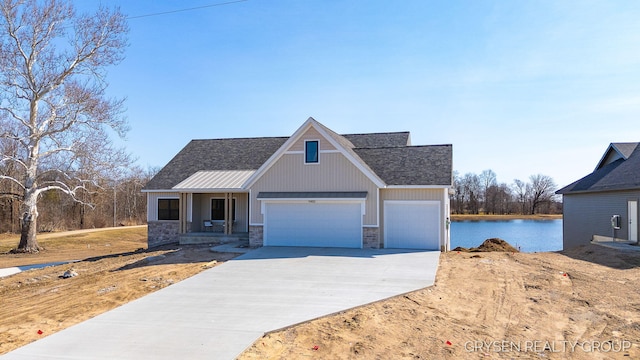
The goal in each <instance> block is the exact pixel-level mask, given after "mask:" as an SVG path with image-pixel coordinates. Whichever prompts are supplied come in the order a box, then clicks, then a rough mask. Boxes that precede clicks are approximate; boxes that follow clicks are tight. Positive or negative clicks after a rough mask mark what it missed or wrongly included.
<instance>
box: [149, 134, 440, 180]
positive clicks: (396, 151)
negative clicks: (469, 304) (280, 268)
mask: <svg viewBox="0 0 640 360" xmlns="http://www.w3.org/2000/svg"><path fill="white" fill-rule="evenodd" d="M318 124H319V125H320V126H322V128H323V129H324V130H325V131H326V132H327V133H328V134H329V136H331V137H332V138H333V139H334V140H335V141H337V142H338V143H340V144H341V145H342V146H343V147H344V148H345V149H346V151H347V152H349V153H350V154H351V155H352V156H353V157H354V158H355V159H356V160H357V161H359V162H361V163H362V165H363V166H365V167H367V168H369V169H371V171H372V172H374V173H375V174H376V175H378V177H380V178H381V179H382V180H383V181H384V182H385V183H387V184H388V185H451V183H452V181H451V178H452V174H451V172H452V165H451V164H452V155H451V145H436V146H407V144H409V142H410V140H409V136H410V135H409V132H390V133H371V134H347V135H339V134H337V133H335V132H334V131H332V130H331V129H329V128H327V127H325V126H324V125H322V124H320V123H318ZM288 139H289V138H288V137H262V138H231V139H210V140H192V141H191V142H189V143H188V144H187V146H185V147H184V148H183V149H182V150H181V151H180V152H179V153H178V154H177V155H176V156H175V157H174V158H173V159H171V161H169V163H167V165H166V166H165V167H164V168H162V169H161V170H160V171H159V172H158V174H156V176H154V177H153V179H151V180H150V181H149V182H148V183H147V185H146V186H145V190H169V189H172V188H173V187H174V186H176V185H177V184H179V183H180V182H182V181H184V180H185V179H187V178H189V177H190V176H192V175H194V174H195V173H197V172H198V171H204V170H206V171H212V170H219V171H221V170H224V171H234V170H257V169H258V168H260V166H262V164H264V163H265V162H266V161H267V160H268V159H269V157H271V155H273V154H274V153H275V152H276V151H277V150H278V149H279V148H280V147H281V146H282V145H283V144H284V143H285V142H286V141H287V140H288Z"/></svg>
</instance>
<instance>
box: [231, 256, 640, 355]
mask: <svg viewBox="0 0 640 360" xmlns="http://www.w3.org/2000/svg"><path fill="white" fill-rule="evenodd" d="M638 279H640V252H633V253H624V252H621V251H617V250H612V249H607V248H603V247H599V246H596V245H590V246H586V247H583V248H580V249H576V250H575V251H571V252H565V253H538V254H522V253H465V252H460V253H458V252H450V253H447V254H443V255H442V256H441V260H440V267H439V270H438V274H437V278H436V284H435V286H433V287H430V288H427V289H423V290H419V291H416V292H412V293H409V294H406V295H403V296H398V297H395V298H391V299H389V300H386V301H382V302H378V303H374V304H370V305H367V306H363V307H360V308H356V309H352V310H349V311H345V312H343V313H340V314H336V315H333V316H329V317H325V318H321V319H317V320H314V321H312V322H309V323H305V324H302V325H298V326H295V327H291V328H288V329H284V330H282V331H279V332H275V333H271V334H267V335H265V336H264V337H263V338H262V339H260V340H259V341H257V342H256V343H255V344H254V345H253V346H252V347H251V348H250V349H248V350H247V351H246V352H245V353H244V354H243V356H242V357H241V358H240V359H245V360H246V359H299V358H305V359H307V358H312V359H479V358H481V359H485V358H488V359H491V358H501V359H502V358H504V359H512V358H518V359H639V358H640V347H639V346H640V281H638Z"/></svg>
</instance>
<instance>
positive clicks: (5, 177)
mask: <svg viewBox="0 0 640 360" xmlns="http://www.w3.org/2000/svg"><path fill="white" fill-rule="evenodd" d="M0 180H9V181H11V182H13V183H14V184H17V185H18V186H20V188H22V189H23V190H24V189H25V187H24V185H22V183H21V182H20V181H18V180H17V179H15V178H13V177H11V176H6V175H0Z"/></svg>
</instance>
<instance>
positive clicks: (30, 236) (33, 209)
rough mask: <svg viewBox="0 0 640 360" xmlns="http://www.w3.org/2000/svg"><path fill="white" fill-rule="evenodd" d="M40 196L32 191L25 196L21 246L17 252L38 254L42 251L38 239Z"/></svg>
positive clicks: (19, 245)
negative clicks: (38, 201) (38, 202)
mask: <svg viewBox="0 0 640 360" xmlns="http://www.w3.org/2000/svg"><path fill="white" fill-rule="evenodd" d="M37 200H38V194H37V193H36V192H35V191H30V192H28V193H27V194H26V195H25V199H24V203H23V206H22V218H21V219H20V225H21V230H20V244H18V248H17V249H16V252H28V253H37V252H38V251H40V250H41V248H40V246H39V245H38V240H37V239H36V232H37V229H38V226H37V225H38V206H37Z"/></svg>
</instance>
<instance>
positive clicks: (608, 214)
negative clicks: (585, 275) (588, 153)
mask: <svg viewBox="0 0 640 360" xmlns="http://www.w3.org/2000/svg"><path fill="white" fill-rule="evenodd" d="M638 144H640V143H637V142H634V143H611V144H610V145H609V147H608V148H607V151H605V153H604V155H603V156H602V158H601V159H600V161H599V162H598V165H597V166H596V168H595V170H594V171H593V172H592V173H591V174H589V175H587V176H585V177H583V178H582V179H580V180H578V181H576V182H574V183H572V184H570V185H568V186H566V187H564V188H562V189H560V190H558V191H556V194H562V197H563V214H564V216H563V234H562V235H563V247H564V248H565V249H568V248H571V247H574V246H578V245H584V244H588V243H589V242H590V241H591V240H596V241H597V240H602V239H603V238H608V239H609V240H611V239H612V238H615V239H616V240H626V241H629V242H637V241H638V199H639V198H640V146H638Z"/></svg>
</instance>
